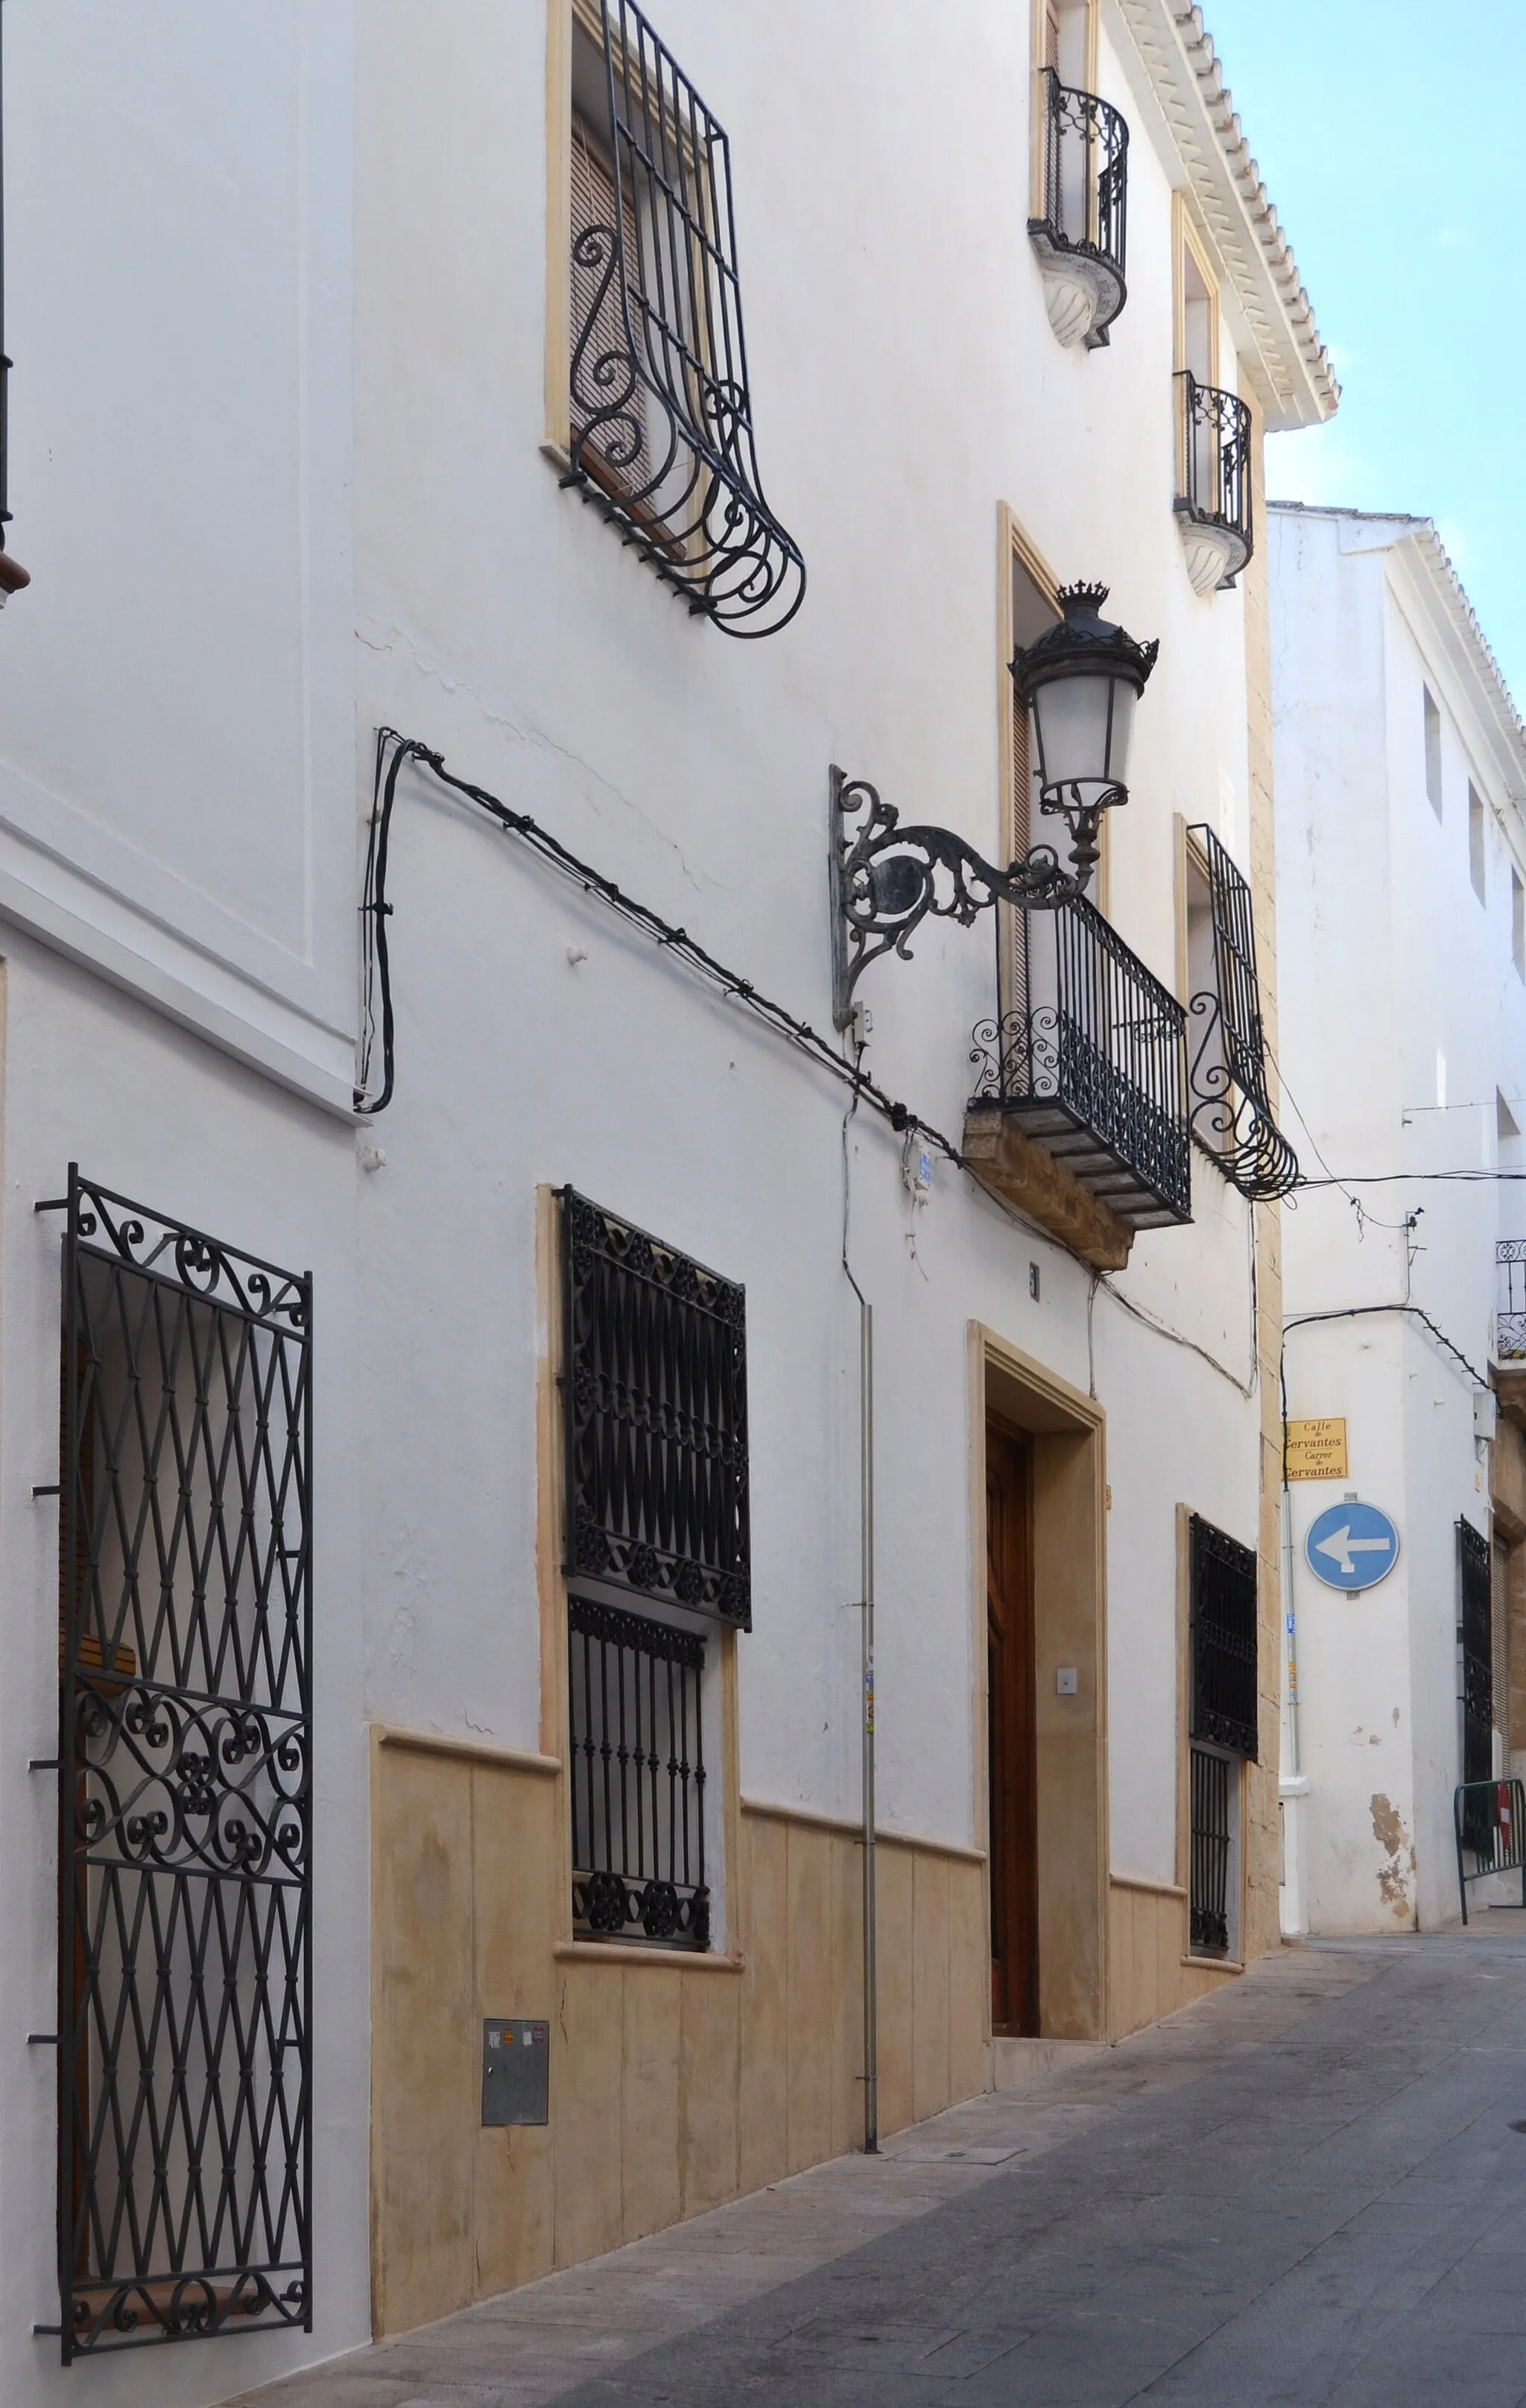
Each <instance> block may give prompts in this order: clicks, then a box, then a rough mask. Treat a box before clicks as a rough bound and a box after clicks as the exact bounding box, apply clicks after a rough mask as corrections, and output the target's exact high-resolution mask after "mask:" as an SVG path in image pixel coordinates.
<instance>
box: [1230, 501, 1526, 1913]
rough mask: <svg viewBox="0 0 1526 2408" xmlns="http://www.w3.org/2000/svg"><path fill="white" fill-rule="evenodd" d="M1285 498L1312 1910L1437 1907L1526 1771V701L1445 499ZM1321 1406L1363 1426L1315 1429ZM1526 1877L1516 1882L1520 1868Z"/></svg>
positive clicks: (1296, 1774)
mask: <svg viewBox="0 0 1526 2408" xmlns="http://www.w3.org/2000/svg"><path fill="white" fill-rule="evenodd" d="M1268 522H1269V527H1270V533H1271V547H1270V548H1271V568H1272V595H1273V604H1272V607H1273V629H1274V636H1273V671H1274V701H1275V731H1276V733H1275V760H1276V781H1277V917H1278V929H1279V953H1280V959H1281V964H1282V975H1283V997H1284V1000H1283V1011H1282V1019H1281V1027H1282V1039H1281V1049H1280V1060H1281V1065H1282V1069H1283V1072H1284V1075H1285V1079H1286V1085H1287V1093H1286V1096H1285V1104H1286V1105H1287V1110H1288V1119H1289V1121H1290V1122H1291V1125H1292V1127H1293V1130H1294V1133H1295V1135H1296V1137H1297V1138H1298V1140H1299V1142H1300V1145H1301V1149H1302V1151H1303V1156H1304V1161H1303V1168H1304V1169H1305V1172H1306V1173H1307V1174H1308V1176H1309V1177H1310V1179H1311V1180H1312V1181H1313V1182H1314V1183H1315V1184H1314V1185H1313V1186H1312V1187H1311V1188H1310V1189H1309V1191H1308V1192H1306V1193H1303V1194H1301V1195H1300V1196H1299V1197H1298V1199H1297V1206H1296V1210H1293V1211H1287V1212H1285V1215H1284V1223H1283V1229H1284V1266H1285V1296H1284V1309H1285V1316H1286V1329H1285V1339H1284V1352H1285V1376H1286V1383H1287V1397H1288V1415H1289V1419H1290V1423H1291V1425H1292V1426H1293V1430H1294V1444H1293V1446H1292V1448H1291V1450H1290V1455H1289V1461H1290V1464H1291V1467H1292V1469H1293V1470H1294V1472H1295V1477H1294V1478H1293V1479H1292V1480H1291V1481H1290V1482H1289V1484H1288V1551H1287V1559H1286V1564H1285V1582H1286V1586H1287V1598H1288V1606H1289V1608H1290V1611H1291V1616H1292V1642H1293V1647H1294V1651H1295V1656H1296V1684H1293V1683H1290V1684H1288V1689H1287V1690H1286V1692H1285V1703H1284V1731H1283V1750H1284V1756H1283V1762H1284V1781H1283V1799H1284V1817H1285V1838H1286V1850H1285V1856H1286V1886H1285V1891H1284V1916H1285V1922H1286V1924H1287V1926H1288V1928H1291V1929H1296V1930H1304V1929H1307V1930H1311V1931H1349V1930H1359V1931H1368V1930H1384V1931H1387V1930H1392V1929H1394V1928H1399V1929H1409V1928H1434V1927H1435V1926H1436V1925H1437V1924H1438V1923H1440V1922H1442V1921H1445V1920H1447V1919H1449V1918H1450V1917H1452V1916H1454V1915H1455V1914H1457V1912H1458V1907H1459V1890H1458V1864H1457V1848H1456V1828H1455V1824H1454V1809H1453V1794H1454V1790H1455V1788H1456V1786H1457V1785H1458V1784H1460V1783H1461V1782H1462V1781H1464V1780H1471V1781H1478V1782H1485V1783H1487V1782H1489V1781H1490V1779H1491V1778H1493V1777H1494V1776H1496V1775H1502V1774H1509V1773H1510V1772H1512V1771H1514V1770H1519V1757H1518V1756H1517V1755H1516V1754H1515V1753H1513V1751H1519V1748H1520V1747H1521V1746H1522V1745H1523V1744H1526V1725H1523V1724H1522V1722H1521V1720H1520V1717H1519V1713H1518V1714H1517V1716H1516V1719H1515V1726H1514V1731H1513V1732H1512V1722H1511V1677H1512V1676H1511V1670H1510V1647H1511V1641H1512V1636H1513V1633H1514V1628H1515V1617H1516V1616H1517V1614H1519V1561H1518V1559H1517V1557H1516V1552H1515V1551H1516V1549H1517V1546H1518V1544H1519V1541H1520V1540H1521V1539H1522V1538H1523V1537H1526V1523H1523V1522H1522V1519H1521V1505H1522V1494H1521V1491H1522V1483H1521V1439H1520V1433H1519V1427H1518V1426H1517V1423H1516V1421H1515V1419H1514V1418H1513V1416H1514V1415H1515V1413H1516V1412H1517V1411H1518V1410H1519V1408H1518V1405H1517V1399H1516V1396H1515V1389H1514V1385H1513V1383H1514V1380H1515V1378H1516V1377H1517V1375H1516V1374H1514V1373H1512V1372H1511V1371H1510V1369H1509V1368H1508V1365H1509V1362H1510V1361H1511V1360H1512V1359H1514V1356H1515V1354H1516V1351H1517V1348H1516V1339H1515V1337H1513V1335H1512V1332H1511V1328H1510V1324H1509V1308H1510V1301H1511V1298H1510V1291H1509V1283H1510V1280H1511V1278H1512V1277H1514V1278H1516V1279H1517V1280H1518V1282H1519V1277H1520V1268H1519V1261H1517V1262H1515V1263H1512V1260H1511V1257H1512V1254H1517V1253H1519V1251H1522V1250H1519V1249H1518V1248H1516V1247H1514V1246H1513V1244H1512V1241H1514V1240H1519V1237H1520V1234H1521V1231H1522V1230H1523V1229H1526V1220H1523V1219H1522V1217H1521V1205H1520V1201H1519V1197H1520V1189H1519V1186H1517V1185H1515V1184H1514V1183H1512V1176H1511V1174H1519V1169H1520V1168H1521V1161H1520V1155H1521V1148H1520V1140H1519V1131H1520V1128H1521V1126H1522V1125H1523V1124H1522V1117H1521V1115H1522V1109H1523V1108H1522V1101H1521V1099H1522V1097H1526V916H1523V914H1526V818H1523V806H1526V731H1523V730H1522V726H1521V723H1520V720H1519V714H1518V713H1517V711H1516V709H1515V706H1514V703H1513V702H1512V699H1511V697H1510V695H1509V693H1508V692H1507V690H1506V688H1505V686H1504V681H1503V680H1502V678H1501V676H1500V673H1499V669H1498V667H1497V665H1496V664H1495V662H1494V659H1493V656H1492V654H1491V653H1490V651H1489V647H1488V645H1487V643H1486V641H1485V639H1484V638H1483V635H1482V634H1481V632H1480V630H1479V628H1478V625H1477V623H1476V620H1475V618H1474V616H1473V613H1472V611H1471V609H1470V608H1469V606H1468V603H1467V599H1466V596H1465V595H1464V594H1463V593H1462V590H1461V586H1460V585H1459V583H1458V581H1457V579H1456V576H1455V574H1454V572H1453V570H1452V568H1451V566H1450V564H1449V562H1448V561H1447V556H1446V553H1445V552H1443V550H1442V548H1441V546H1440V544H1439V542H1438V541H1437V538H1436V535H1435V530H1434V528H1433V527H1432V525H1431V523H1430V522H1429V521H1427V520H1424V519H1414V518H1404V517H1389V518H1384V517H1375V516H1372V515H1369V514H1365V513H1362V512H1360V511H1343V510H1336V509H1329V510H1321V509H1304V508H1302V507H1296V506H1293V505H1290V504H1289V505H1282V504H1274V505H1273V506H1272V508H1271V509H1269V512H1268ZM1289 1097H1290V1098H1291V1099H1292V1100H1291V1102H1288V1098H1289ZM1502 1350H1503V1352H1504V1356H1505V1367H1504V1369H1503V1371H1502V1369H1501V1365H1500V1360H1499V1358H1500V1355H1501V1353H1502ZM1491 1390H1492V1391H1495V1392H1497V1393H1492V1392H1491ZM1311 1422H1312V1423H1325V1422H1329V1423H1336V1424H1344V1433H1334V1432H1326V1433H1323V1434H1318V1433H1317V1434H1316V1441H1317V1448H1318V1447H1319V1446H1323V1447H1325V1448H1326V1449H1327V1450H1328V1452H1327V1454H1326V1455H1324V1456H1323V1457H1321V1455H1320V1454H1319V1453H1318V1452H1317V1451H1316V1452H1315V1453H1313V1454H1310V1453H1309V1452H1308V1451H1307V1449H1306V1448H1304V1447H1302V1446H1301V1444H1300V1426H1301V1425H1304V1424H1307V1423H1311ZM1301 1465H1302V1468H1303V1471H1304V1472H1305V1473H1309V1474H1312V1476H1296V1475H1297V1474H1298V1472H1299V1470H1300V1468H1301ZM1351 1504H1359V1505H1374V1506H1376V1507H1377V1508H1378V1509H1379V1511H1380V1512H1382V1513H1384V1514H1386V1515H1387V1516H1388V1517H1389V1520H1390V1521H1391V1523H1392V1524H1393V1526H1394V1527H1395V1528H1396V1530H1397V1534H1398V1547H1397V1551H1396V1552H1395V1551H1393V1550H1392V1549H1385V1548H1384V1547H1383V1546H1382V1545H1381V1544H1380V1543H1377V1542H1376V1541H1375V1542H1374V1543H1373V1545H1372V1551H1371V1554H1370V1555H1369V1556H1368V1558H1367V1565H1368V1568H1369V1569H1371V1570H1374V1571H1375V1572H1380V1574H1381V1576H1380V1577H1375V1578H1374V1580H1373V1581H1372V1583H1371V1584H1364V1585H1361V1586H1360V1587H1356V1588H1353V1589H1352V1590H1351V1591H1349V1592H1343V1590H1342V1589H1341V1587H1340V1586H1339V1580H1340V1577H1341V1570H1342V1566H1341V1553H1340V1548H1339V1545H1338V1544H1337V1547H1336V1550H1335V1552H1334V1553H1331V1552H1329V1541H1330V1539H1331V1537H1332V1535H1336V1536H1337V1537H1338V1528H1339V1527H1346V1528H1350V1527H1354V1526H1353V1524H1352V1516H1351V1514H1350V1512H1348V1511H1347V1510H1346V1508H1347V1507H1348V1505H1351ZM1332 1508H1334V1509H1339V1510H1338V1511H1336V1512H1334V1514H1333V1517H1332ZM1332 1519H1333V1524H1334V1525H1335V1526H1337V1527H1336V1529H1335V1530H1334V1531H1333V1532H1332ZM1362 1527H1363V1529H1364V1530H1365V1529H1366V1528H1367V1525H1366V1524H1365V1523H1364V1524H1363V1525H1362ZM1373 1530H1375V1531H1377V1536H1378V1540H1380V1539H1381V1536H1382V1533H1381V1531H1380V1530H1379V1529H1378V1526H1377V1525H1374V1526H1373ZM1311 1532H1313V1533H1314V1534H1315V1535H1314V1538H1313V1542H1312V1545H1311ZM1369 1536H1370V1537H1371V1533H1369ZM1322 1546H1323V1549H1324V1552H1321V1548H1322ZM1316 1565H1319V1566H1320V1567H1321V1568H1322V1572H1323V1576H1321V1573H1320V1572H1319V1571H1317V1570H1316V1569H1315V1567H1316ZM1362 1571H1363V1568H1362V1565H1361V1564H1360V1562H1357V1564H1356V1569H1355V1571H1354V1572H1353V1573H1352V1575H1351V1576H1352V1577H1353V1578H1361V1577H1362ZM1332 1574H1333V1575H1334V1584H1332V1579H1331V1576H1332ZM1515 1656H1516V1670H1517V1677H1519V1670H1520V1656H1521V1650H1520V1647H1519V1644H1518V1645H1517V1647H1516V1650H1515ZM1487 1803H1488V1801H1487V1800H1486V1805H1487ZM1480 1811H1481V1810H1480ZM1466 1861H1467V1866H1468V1870H1469V1871H1470V1872H1471V1871H1473V1870H1474V1869H1475V1868H1476V1862H1477V1861H1478V1859H1477V1857H1476V1853H1475V1852H1474V1851H1472V1850H1470V1851H1469V1854H1468V1856H1467V1860H1466ZM1513 1881H1514V1885H1513V1886H1512V1887H1510V1888H1509V1889H1508V1891H1507V1890H1506V1889H1504V1888H1497V1889H1496V1891H1495V1892H1494V1893H1493V1894H1497V1895H1498V1896H1500V1897H1502V1898H1503V1897H1504V1896H1506V1895H1507V1894H1508V1895H1511V1896H1514V1897H1516V1898H1517V1899H1519V1875H1518V1876H1515V1877H1513ZM1490 1894H1491V1893H1490V1890H1489V1888H1487V1887H1486V1888H1485V1889H1483V1890H1482V1891H1480V1892H1478V1893H1475V1895H1476V1896H1478V1897H1481V1898H1482V1899H1488V1897H1489V1896H1490Z"/></svg>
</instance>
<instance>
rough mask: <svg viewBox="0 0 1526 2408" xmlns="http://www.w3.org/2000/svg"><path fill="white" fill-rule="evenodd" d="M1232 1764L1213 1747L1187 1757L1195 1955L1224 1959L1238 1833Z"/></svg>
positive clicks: (1190, 1918)
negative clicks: (1233, 1809)
mask: <svg viewBox="0 0 1526 2408" xmlns="http://www.w3.org/2000/svg"><path fill="white" fill-rule="evenodd" d="M1233 1781H1234V1766H1233V1764H1232V1763H1231V1760H1230V1758H1229V1757H1228V1756H1219V1755H1217V1754H1216V1752H1215V1751H1214V1750H1213V1749H1212V1748H1206V1747H1194V1748H1192V1749H1191V1750H1189V1752H1188V1833H1189V1841H1190V1864H1189V1884H1190V1886H1189V1888H1188V1932H1189V1935H1190V1946H1191V1949H1192V1953H1193V1954H1194V1956H1198V1955H1201V1956H1204V1957H1224V1956H1227V1955H1228V1954H1229V1947H1230V1860H1231V1851H1232V1847H1233V1839H1234V1834H1233V1831H1232V1829H1231V1821H1230V1812H1231V1788H1232V1784H1233Z"/></svg>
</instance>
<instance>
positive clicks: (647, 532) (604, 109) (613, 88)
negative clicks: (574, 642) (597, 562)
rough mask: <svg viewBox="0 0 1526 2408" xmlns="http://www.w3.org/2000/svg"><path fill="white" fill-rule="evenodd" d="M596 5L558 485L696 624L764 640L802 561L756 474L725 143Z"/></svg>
mask: <svg viewBox="0 0 1526 2408" xmlns="http://www.w3.org/2000/svg"><path fill="white" fill-rule="evenodd" d="M597 22H598V29H599V42H600V48H601V51H602V57H601V62H600V64H601V67H602V75H601V82H602V94H601V98H600V103H599V115H598V118H597V122H595V123H594V124H593V125H592V127H591V128H582V127H580V126H578V125H575V126H574V140H573V150H574V170H573V173H574V227H573V242H572V258H571V296H572V305H573V307H572V330H571V336H572V339H571V356H570V360H569V401H570V426H571V444H570V452H569V466H568V471H567V474H566V476H565V477H564V479H563V482H564V483H566V484H569V485H575V486H577V487H578V488H580V490H581V491H582V494H583V499H584V500H585V501H588V502H592V503H593V504H595V505H596V507H597V508H598V509H600V510H602V511H603V512H604V514H605V515H606V517H608V518H610V519H612V520H613V521H614V522H615V523H617V524H618V525H619V526H620V528H621V530H622V532H623V534H624V536H625V538H626V542H627V543H630V544H632V545H634V546H635V548H636V550H637V551H638V552H640V553H641V557H642V559H643V560H645V561H646V562H647V563H648V564H649V566H651V567H653V568H654V569H655V571H656V573H657V575H658V576H659V577H661V578H662V579H664V580H665V581H666V582H667V583H668V584H669V585H670V586H671V587H672V588H673V590H674V591H675V593H677V594H679V595H682V596H683V598H684V600H685V601H686V602H687V604H688V606H689V609H690V610H691V611H692V612H693V613H694V614H696V615H697V616H700V617H704V618H708V619H709V620H711V621H712V622H713V624H714V625H715V626H717V627H719V628H722V629H723V630H724V631H725V632H726V633H727V635H733V636H754V637H756V636H768V635H774V634H777V632H778V631H779V629H780V628H781V627H783V626H785V625H786V624H787V623H788V622H789V620H791V619H792V618H793V617H794V615H795V613H796V611H797V610H798V609H799V606H800V603H801V601H802V600H803V598H804V595H805V564H804V561H803V559H802V558H801V555H800V552H799V546H798V545H797V544H796V543H795V541H794V539H793V538H792V537H791V536H790V535H789V534H788V533H787V532H786V530H785V527H784V526H783V525H782V524H781V523H780V521H779V520H778V519H777V518H776V517H775V515H774V513H773V512H772V510H771V509H770V507H769V504H768V502H767V500H766V498H765V496H764V493H763V486H762V480H761V479H760V477H759V474H758V467H757V455H756V443H755V438H754V430H753V402H752V392H751V387H750V384H749V381H748V374H747V353H746V345H745V340H744V337H743V334H742V318H741V282H740V279H739V277H738V273H737V246H736V229H735V223H734V217H733V208H732V184H731V154H730V146H729V144H728V142H727V136H726V133H725V130H724V129H723V127H722V126H721V125H720V124H719V122H717V120H716V119H715V118H714V117H713V115H712V113H711V111H710V110H709V109H708V108H706V106H705V104H704V102H703V101H702V100H701V99H700V97H699V94H698V92H697V91H696V90H695V88H694V86H693V84H692V83H691V82H690V81H689V79H688V78H687V77H686V76H684V74H683V72H682V71H681V69H680V68H679V66H678V65H677V63H676V62H675V60H674V59H673V57H672V55H671V53H670V52H669V50H667V48H666V47H665V45H664V44H663V43H662V42H661V41H660V40H659V39H658V37H657V36H656V35H655V32H654V31H653V29H652V26H651V25H650V23H649V22H648V21H647V19H646V18H645V17H644V16H643V14H642V13H641V9H640V8H638V7H635V6H634V0H597ZM590 133H591V135H592V137H593V139H592V143H591V144H590V141H589V135H590Z"/></svg>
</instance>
